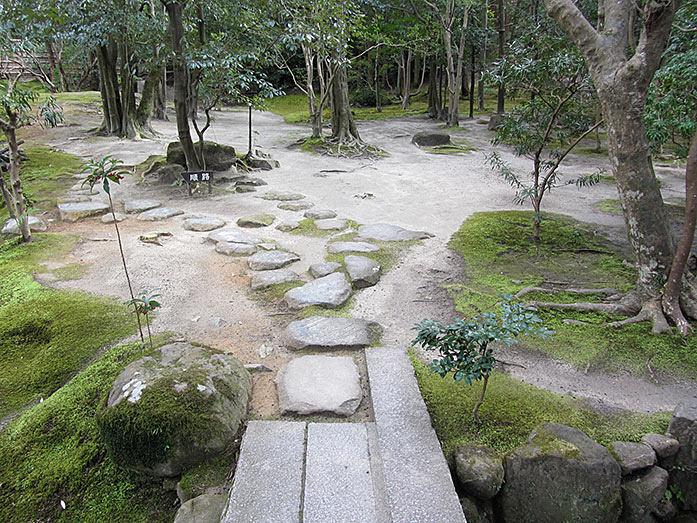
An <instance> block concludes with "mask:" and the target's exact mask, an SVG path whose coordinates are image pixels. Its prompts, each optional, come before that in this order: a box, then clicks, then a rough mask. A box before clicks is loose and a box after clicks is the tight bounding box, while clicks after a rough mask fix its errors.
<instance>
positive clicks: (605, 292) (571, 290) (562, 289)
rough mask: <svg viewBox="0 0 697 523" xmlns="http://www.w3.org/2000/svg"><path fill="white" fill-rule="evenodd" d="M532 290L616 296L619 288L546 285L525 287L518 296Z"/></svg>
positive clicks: (516, 295)
mask: <svg viewBox="0 0 697 523" xmlns="http://www.w3.org/2000/svg"><path fill="white" fill-rule="evenodd" d="M532 292H547V293H550V292H568V293H570V294H602V295H604V296H605V297H609V296H615V295H616V294H618V291H617V289H611V288H606V289H574V288H566V287H554V288H544V287H534V286H530V287H525V288H524V289H520V290H519V291H518V292H517V293H516V294H515V297H516V298H520V297H522V296H525V295H526V294H530V293H532Z"/></svg>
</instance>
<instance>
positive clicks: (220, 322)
mask: <svg viewBox="0 0 697 523" xmlns="http://www.w3.org/2000/svg"><path fill="white" fill-rule="evenodd" d="M211 323H213V325H215V326H216V327H224V326H225V325H227V322H226V321H225V320H224V319H223V318H221V317H220V316H213V317H212V318H211Z"/></svg>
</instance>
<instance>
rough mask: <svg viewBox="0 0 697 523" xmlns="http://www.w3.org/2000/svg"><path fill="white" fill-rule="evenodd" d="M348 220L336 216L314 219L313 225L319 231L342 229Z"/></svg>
mask: <svg viewBox="0 0 697 523" xmlns="http://www.w3.org/2000/svg"><path fill="white" fill-rule="evenodd" d="M347 225H348V222H347V221H346V220H340V219H337V218H327V219H326V220H316V221H315V227H317V228H318V229H319V230H320V231H343V230H344V229H345V228H346V226H347Z"/></svg>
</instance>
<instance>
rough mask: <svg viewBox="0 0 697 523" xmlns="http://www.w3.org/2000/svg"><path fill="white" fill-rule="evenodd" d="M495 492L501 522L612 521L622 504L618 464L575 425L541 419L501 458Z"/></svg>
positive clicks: (604, 449) (618, 513)
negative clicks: (501, 480) (499, 482)
mask: <svg viewBox="0 0 697 523" xmlns="http://www.w3.org/2000/svg"><path fill="white" fill-rule="evenodd" d="M504 469H505V478H506V481H505V483H504V484H503V487H502V488H501V492H500V494H499V497H498V498H497V499H498V500H499V501H500V505H501V516H502V517H503V519H505V521H506V522H507V523H516V522H521V523H522V522H530V521H545V522H550V523H551V522H566V521H576V522H582V523H583V522H589V523H591V522H593V523H595V522H608V523H609V522H615V521H617V519H618V518H619V515H620V512H621V510H622V500H621V493H620V478H621V469H620V466H619V465H618V464H617V462H616V461H615V460H614V458H613V457H612V455H611V454H610V452H609V451H608V450H607V449H606V448H605V447H603V446H602V445H599V444H598V443H596V442H595V441H593V440H592V439H590V438H589V437H588V436H586V435H585V434H584V433H583V432H581V431H580V430H577V429H574V428H571V427H567V426H566V425H560V424H557V423H543V424H542V425H540V426H539V427H537V428H536V429H535V430H533V431H532V433H531V434H530V436H529V437H528V439H527V441H526V443H525V444H524V445H522V446H521V447H518V448H517V449H515V450H513V451H512V452H511V453H509V454H508V455H507V456H506V457H505V459H504Z"/></svg>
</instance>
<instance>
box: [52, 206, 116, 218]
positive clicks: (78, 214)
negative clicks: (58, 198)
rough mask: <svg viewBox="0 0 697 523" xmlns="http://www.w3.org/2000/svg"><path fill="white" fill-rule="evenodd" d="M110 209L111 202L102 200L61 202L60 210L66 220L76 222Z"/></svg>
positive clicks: (61, 215) (61, 216)
mask: <svg viewBox="0 0 697 523" xmlns="http://www.w3.org/2000/svg"><path fill="white" fill-rule="evenodd" d="M108 210H109V204H107V203H102V202H76V203H59V204H58V212H59V213H60V219H61V220H63V221H64V222H76V221H78V220H81V219H82V218H89V217H90V216H97V215H99V214H104V213H105V212H107V211H108Z"/></svg>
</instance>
